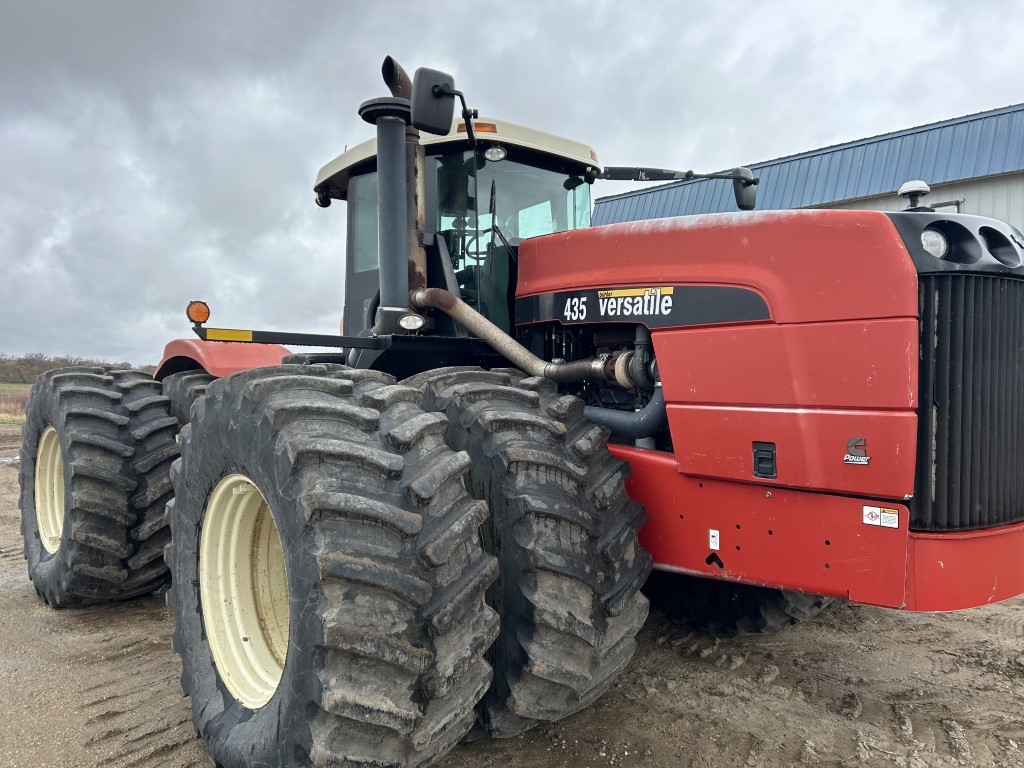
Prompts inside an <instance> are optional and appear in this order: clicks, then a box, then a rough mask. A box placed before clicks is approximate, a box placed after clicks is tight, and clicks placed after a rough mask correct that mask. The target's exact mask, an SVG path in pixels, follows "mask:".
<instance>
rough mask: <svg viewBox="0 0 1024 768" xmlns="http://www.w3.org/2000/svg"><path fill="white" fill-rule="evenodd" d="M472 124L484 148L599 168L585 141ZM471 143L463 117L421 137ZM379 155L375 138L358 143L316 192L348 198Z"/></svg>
mask: <svg viewBox="0 0 1024 768" xmlns="http://www.w3.org/2000/svg"><path fill="white" fill-rule="evenodd" d="M473 125H474V127H475V128H476V135H477V140H478V141H479V142H481V143H483V144H484V145H488V144H491V143H494V144H502V145H508V146H517V147H523V148H524V149H530V150H534V151H536V152H543V153H545V154H549V155H554V156H555V157H560V158H563V159H565V160H569V161H571V162H573V163H579V164H580V165H581V166H583V167H584V168H587V167H589V168H595V169H599V166H598V162H597V153H595V152H594V150H593V149H591V148H590V147H589V146H587V145H586V144H583V143H582V142H579V141H573V140H572V139H565V138H562V137H561V136H555V135H554V134H551V133H545V132H544V131H538V130H534V129H533V128H527V127H525V126H522V125H516V124H515V123H510V122H508V121H507V120H495V119H493V118H490V117H480V118H477V119H476V120H474V121H473ZM491 126H493V128H492V127H491ZM460 129H461V130H460ZM468 141H469V139H468V138H467V136H466V133H465V126H464V125H463V122H462V119H461V118H460V119H457V120H454V121H453V122H452V129H451V131H449V132H448V134H447V135H446V136H432V135H427V134H420V144H422V145H423V146H425V147H430V146H434V145H437V144H455V143H460V142H461V143H467V145H468ZM376 156H377V140H376V139H370V140H369V141H364V142H363V143H362V144H357V145H356V146H354V147H352V149H350V150H348V151H347V152H345V153H344V154H341V155H339V156H338V157H336V158H334V159H333V160H332V161H331V162H329V163H327V165H325V166H324V167H323V168H321V169H320V172H319V173H318V174H317V176H316V185H315V186H314V189H320V188H321V186H322V185H323V186H326V188H327V189H328V190H329V192H330V195H331V197H333V198H335V199H340V200H344V199H345V198H346V197H347V192H348V179H349V175H350V174H351V173H353V172H358V171H361V170H363V169H364V166H365V165H367V164H369V163H370V161H372V160H373V159H374V158H375V157H376ZM581 170H582V168H581Z"/></svg>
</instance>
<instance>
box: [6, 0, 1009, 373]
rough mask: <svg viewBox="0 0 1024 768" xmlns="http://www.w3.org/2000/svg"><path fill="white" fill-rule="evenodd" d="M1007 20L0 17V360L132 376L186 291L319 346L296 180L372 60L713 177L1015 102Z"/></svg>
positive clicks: (326, 317) (365, 132)
mask: <svg viewBox="0 0 1024 768" xmlns="http://www.w3.org/2000/svg"><path fill="white" fill-rule="evenodd" d="M1022 11H1024V3H1022V2H1019V1H1012V2H1011V1H1004V2H992V3H985V4H978V3H976V4H973V5H963V4H950V3H913V4H911V3H907V4H894V3H891V2H866V3H858V4H856V5H852V4H851V5H847V6H839V5H838V4H832V3H828V4H826V3H797V2H785V3H779V2H747V3H732V4H710V3H709V4H693V3H687V4H682V3H670V2H662V3H645V4H642V3H633V4H627V3H617V2H589V3H580V2H570V3H553V2H546V3H542V2H521V3H515V4H474V5H468V4H464V3H457V2H436V3H430V4H426V3H421V4H413V3H405V2H403V3H372V4H370V3H354V2H326V1H325V0H316V1H307V2H304V3H301V4H298V3H295V4H282V3H274V2H271V1H270V0H261V1H259V2H233V3H201V2H178V3H124V2H90V3H56V2H33V3H28V2H22V3H7V4H5V5H4V7H3V9H2V10H0V72H2V73H3V75H0V179H2V180H3V181H2V184H0V328H3V329H4V330H3V331H2V332H0V352H7V353H23V352H29V351H40V352H45V353H53V354H57V353H69V354H78V355H96V356H103V357H108V358H127V359H130V360H134V361H136V362H140V363H142V362H151V361H154V360H155V359H156V358H158V356H159V353H160V349H161V347H162V344H163V343H164V342H165V341H166V340H168V339H170V338H173V337H175V336H183V335H188V334H187V323H186V322H185V320H184V317H183V315H182V310H183V308H184V305H185V303H186V302H187V301H188V300H189V299H191V298H196V297H203V298H206V299H207V300H208V301H209V302H210V303H211V305H212V306H213V307H214V312H215V321H216V322H217V323H218V324H224V325H238V326H249V327H265V328H283V329H295V330H308V331H319V332H332V331H333V330H335V329H336V328H337V318H338V316H339V315H340V311H341V287H342V285H341V283H342V278H341V259H342V252H343V243H344V241H343V231H344V222H343V218H344V216H343V206H335V207H332V208H331V209H329V210H328V211H321V210H319V209H317V208H316V207H315V206H314V205H313V204H312V195H311V186H312V182H313V178H314V176H315V173H316V170H317V168H318V167H319V166H320V165H322V164H323V163H324V162H327V161H328V160H330V159H331V158H332V157H333V156H335V155H336V154H338V153H339V152H341V151H342V150H343V149H344V147H345V146H346V145H352V144H355V143H358V142H359V141H362V140H364V139H366V138H369V137H370V136H371V135H372V129H371V128H370V126H367V125H365V124H364V123H362V122H361V121H360V120H359V118H358V117H357V116H356V114H355V108H356V106H357V105H358V104H359V102H361V101H362V100H364V99H367V98H371V97H373V96H376V95H380V93H381V91H382V90H383V89H382V86H381V85H380V84H379V74H378V72H379V66H380V61H381V59H382V58H383V56H384V55H385V54H387V53H390V54H393V55H395V56H396V57H397V58H398V59H399V60H400V61H402V62H403V63H404V64H405V65H406V67H407V68H408V69H410V70H412V69H413V68H415V67H416V66H421V65H427V66H434V67H438V68H441V69H447V70H449V71H452V72H453V73H454V74H455V76H456V80H457V82H458V84H459V86H460V87H461V88H463V89H464V90H465V91H466V92H467V94H468V95H469V98H470V100H471V102H472V103H473V104H474V105H475V106H477V107H478V108H479V109H480V110H481V112H482V113H485V114H491V115H498V116H502V117H506V118H507V119H511V120H514V121H516V122H520V123H524V124H527V125H532V126H535V127H537V128H541V129H544V130H549V131H552V132H555V133H561V134H565V135H571V136H575V137H577V138H580V139H582V140H584V141H588V142H589V143H591V144H592V145H594V146H595V148H596V149H597V150H598V154H599V156H600V157H601V159H602V160H603V161H604V162H608V163H612V164H630V163H643V164H652V165H661V166H666V167H676V168H689V167H694V168H698V169H705V170H712V169H717V168H722V167H728V166H731V165H734V164H736V163H739V162H748V163H749V162H755V161H758V160H764V159H768V158H770V157H777V156H780V155H785V154H790V153H793V152H799V151H803V150H807V149H813V148H816V147H820V146H824V145H827V144H831V143H835V142H839V141H844V140H849V139H855V138H860V137H863V136H868V135H873V134H877V133H881V132H885V131H889V130H895V129H899V128H903V127H907V126H910V125H916V124H921V123H926V122H930V121H933V120H939V119H943V118H947V117H953V116H956V115H961V114H966V113H968V112H974V111H979V110H983V109H989V108H993V107H997V106H1002V105H1005V104H1009V103H1014V102H1020V101H1024V84H1022V83H1021V81H1020V77H1019V72H1020V71H1021V68H1022V67H1021V65H1022V64H1024V61H1022V58H1024V56H1022V54H1021V53H1020V52H1019V46H1018V45H1017V44H1016V42H1015V40H1014V38H1013V35H1012V34H1011V30H1013V29H1015V28H1016V27H1019V25H1020V22H1021V21H1022V17H1024V13H1022ZM598 191H599V193H600V192H601V191H602V190H598ZM612 191H617V188H616V187H612V186H609V187H606V188H604V189H603V192H604V193H608V192H612Z"/></svg>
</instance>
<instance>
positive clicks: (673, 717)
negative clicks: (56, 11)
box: [0, 425, 1024, 768]
mask: <svg viewBox="0 0 1024 768" xmlns="http://www.w3.org/2000/svg"><path fill="white" fill-rule="evenodd" d="M20 439H21V437H20V428H19V427H17V426H10V425H0V460H2V459H3V458H5V457H12V456H14V455H16V453H17V447H18V445H19V443H20ZM17 504H18V478H17V464H12V463H3V462H2V461H0V617H2V618H0V703H2V707H0V711H2V716H0V766H10V767H11V768H15V767H20V766H33V767H34V768H35V767H37V766H76V767H77V766H93V765H96V766H98V765H104V766H123V767H124V768H142V767H145V766H161V767H164V768H171V767H174V768H178V767H179V766H210V765H212V764H213V763H212V761H211V760H210V759H209V757H207V755H206V751H205V749H204V747H203V745H202V742H200V741H199V740H197V739H196V738H195V736H194V733H193V730H192V725H191V718H190V713H189V704H188V700H187V699H183V698H182V697H181V695H180V692H179V688H178V675H179V671H180V668H179V664H178V658H177V656H175V655H174V654H173V653H172V652H171V650H170V635H171V629H172V625H173V622H172V619H171V617H170V615H169V614H168V612H167V610H166V609H165V608H164V604H163V600H162V599H159V598H150V599H146V600H140V601H135V602H133V603H131V604H128V605H121V606H113V607H102V608H91V609H86V610H78V611H71V610H66V611H53V610H50V609H49V608H47V607H46V606H45V605H44V604H43V602H42V601H41V600H39V599H38V598H37V597H36V594H35V591H34V590H33V589H32V585H31V584H30V583H29V581H28V578H27V576H26V570H25V562H24V559H23V558H22V554H21V537H20V533H19V527H18V526H19V522H18V511H17ZM1022 608H1024V599H1020V598H1018V599H1016V600H1012V601H1009V602H1007V603H1004V604H1001V605H994V606H989V607H987V608H981V609H977V610H973V611H967V612H963V613H958V614H949V615H939V614H916V615H915V614H899V613H896V612H892V611H885V610H881V609H876V608H867V607H861V606H854V605H841V606H839V607H838V608H835V609H833V610H831V611H829V612H828V613H826V614H824V615H823V616H821V617H819V618H818V619H817V620H815V621H812V622H810V623H808V624H806V625H803V626H799V627H796V628H794V629H793V630H791V631H789V632H786V633H783V634H781V635H777V636H774V637H767V638H766V637H760V638H758V637H748V638H738V639H725V640H715V639H711V638H706V637H702V636H700V635H698V634H696V633H695V632H693V631H690V630H688V629H686V628H685V627H677V626H674V625H673V624H672V623H671V622H669V621H668V620H667V619H666V618H665V617H664V616H657V615H655V616H652V617H651V619H650V621H648V623H647V626H646V627H645V628H644V631H643V633H642V636H641V638H640V649H639V651H638V652H637V655H636V657H635V659H634V661H633V663H632V665H631V666H630V668H629V669H628V670H627V672H626V673H625V674H624V675H623V676H622V678H621V679H620V680H619V681H618V683H617V684H616V685H615V687H614V688H612V690H610V691H609V692H608V693H607V694H606V695H605V696H604V697H603V698H602V699H601V700H600V701H599V702H598V703H597V704H596V705H594V706H593V707H591V708H590V709H588V710H586V711H585V712H582V713H580V714H578V715H575V716H574V717H570V718H568V719H566V720H564V721H562V722H560V723H558V724H555V725H548V726H544V727H541V728H537V729H535V730H533V731H530V732H528V733H526V734H524V735H522V736H520V737H517V738H514V739H510V740H507V741H490V740H485V741H479V742H476V743H473V744H469V745H464V746H460V747H458V748H457V749H456V750H455V751H454V752H453V753H452V754H451V755H450V756H449V757H448V758H447V759H446V760H444V761H442V762H441V763H440V765H441V766H443V768H485V767H487V766H494V767H495V768H497V767H499V766H500V768H533V767H534V766H537V767H540V766H573V768H588V767H589V768H598V767H603V766H657V767H659V768H661V767H664V768H669V766H671V767H672V768H711V766H715V768H730V767H732V766H740V767H742V768H759V767H761V766H764V767H765V768H788V767H789V766H836V767H841V768H852V767H853V766H868V767H869V768H872V767H875V766H877V767H879V768H881V767H882V766H899V767H902V768H932V767H933V766H977V767H978V768H988V767H989V766H998V767H999V768H1003V767H1004V766H1007V767H1010V768H1016V767H1020V768H1024V712H1022V709H1024V707H1022V702H1024V642H1022V636H1024V612H1022Z"/></svg>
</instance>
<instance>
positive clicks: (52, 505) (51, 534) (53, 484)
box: [36, 427, 64, 555]
mask: <svg viewBox="0 0 1024 768" xmlns="http://www.w3.org/2000/svg"><path fill="white" fill-rule="evenodd" d="M36 525H37V526H38V528H39V540H40V541H41V542H42V543H43V549H45V550H46V551H47V552H49V553H50V554H51V555H52V554H55V553H56V552H57V550H58V549H60V537H61V534H62V533H63V532H64V457H63V456H62V455H61V451H60V439H59V438H58V437H57V430H55V429H54V428H53V427H47V428H46V429H45V430H43V435H42V437H40V438H39V450H37V451H36Z"/></svg>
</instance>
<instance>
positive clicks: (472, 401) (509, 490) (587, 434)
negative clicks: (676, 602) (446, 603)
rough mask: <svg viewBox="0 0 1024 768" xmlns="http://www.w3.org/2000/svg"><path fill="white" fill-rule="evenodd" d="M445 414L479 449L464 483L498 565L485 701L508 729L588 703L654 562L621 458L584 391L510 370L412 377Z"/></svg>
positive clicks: (458, 446) (464, 443)
mask: <svg viewBox="0 0 1024 768" xmlns="http://www.w3.org/2000/svg"><path fill="white" fill-rule="evenodd" d="M407 383H409V384H413V385H416V386H418V387H421V388H423V390H424V407H425V408H427V409H428V410H432V411H435V412H438V413H444V414H446V415H447V417H448V430H447V440H448V444H449V445H450V446H451V447H452V448H453V449H455V450H462V451H467V452H468V453H469V455H470V456H472V457H473V466H472V468H471V469H470V472H469V476H468V479H469V490H470V494H471V495H473V496H474V497H475V498H478V499H482V500H485V501H487V502H488V503H489V504H490V508H491V518H490V520H489V522H487V523H486V524H485V525H484V528H483V530H484V541H485V546H486V547H487V549H488V550H489V551H490V552H493V553H494V554H495V555H497V557H498V560H499V562H500V564H501V570H500V575H499V577H498V581H497V582H496V583H495V584H494V586H493V587H492V588H491V589H490V590H489V591H488V602H489V603H490V604H491V605H492V606H493V607H494V609H495V610H497V611H498V614H499V615H500V616H501V634H500V635H499V637H498V640H497V642H496V643H495V644H494V646H493V647H492V649H491V651H490V653H489V654H488V659H489V660H490V662H491V665H492V666H493V667H494V683H493V685H492V687H491V689H490V690H489V691H488V693H487V696H486V697H485V698H484V701H483V702H482V707H481V714H482V720H483V724H484V726H485V728H486V729H487V731H488V732H489V733H491V734H492V735H495V736H501V737H507V736H512V735H515V734H517V733H520V732H522V731H524V730H526V729H527V728H530V727H531V726H533V725H535V724H537V723H538V722H550V721H554V720H559V719H561V718H563V717H566V716H567V715H571V714H573V713H574V712H578V711H579V710H581V709H583V708H584V707H586V706H588V705H589V704H591V703H592V702H593V701H595V700H596V699H597V698H598V697H599V696H600V695H601V694H602V693H603V692H604V691H605V690H607V689H608V687H609V686H610V685H611V684H612V682H613V681H614V680H615V678H616V676H617V675H618V674H619V673H620V672H621V671H622V670H623V668H624V667H625V666H626V664H628V663H629V661H630V659H631V658H632V656H633V652H634V650H635V649H636V640H635V636H636V634H637V633H638V632H639V631H640V628H641V627H642V626H643V623H644V620H645V619H646V617H647V608H648V605H647V599H646V598H645V597H644V596H643V595H642V594H640V587H641V585H643V583H644V581H645V580H646V578H647V576H648V574H649V573H650V569H651V558H650V555H649V554H648V553H647V552H646V551H645V550H643V549H641V547H640V546H639V544H638V543H637V532H638V531H639V530H640V527H641V526H642V525H643V522H644V513H643V508H642V507H640V506H639V505H638V504H636V503H635V502H633V501H631V500H630V498H629V497H628V496H627V495H626V490H625V485H624V481H625V479H626V477H627V475H628V472H629V466H628V465H627V464H625V463H623V462H621V461H618V460H617V459H615V458H614V457H613V456H612V455H611V454H610V453H609V452H608V448H607V440H608V431H607V430H606V429H604V428H602V427H598V426H596V425H594V424H592V423H590V422H588V421H587V420H585V419H584V418H583V403H582V402H581V401H580V400H579V399H577V398H575V397H571V396H560V395H559V394H558V390H557V388H556V387H555V385H554V384H553V383H552V382H550V381H547V380H545V379H538V378H525V377H524V376H523V374H522V373H520V372H518V371H491V372H485V371H482V370H479V369H458V368H454V369H441V370H438V371H433V372H428V373H425V374H420V375H418V376H415V377H413V378H412V379H410V380H408V381H407Z"/></svg>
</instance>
